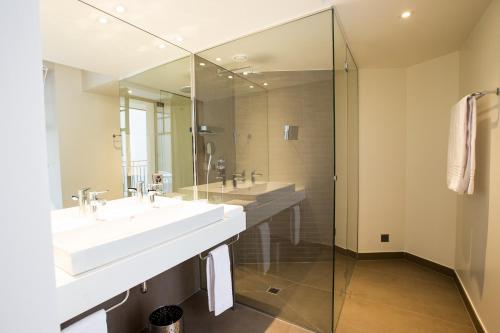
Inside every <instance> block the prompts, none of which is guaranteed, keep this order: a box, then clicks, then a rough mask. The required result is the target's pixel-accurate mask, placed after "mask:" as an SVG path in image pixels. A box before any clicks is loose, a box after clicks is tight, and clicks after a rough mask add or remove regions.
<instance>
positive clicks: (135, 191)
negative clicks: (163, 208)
mask: <svg viewBox="0 0 500 333" xmlns="http://www.w3.org/2000/svg"><path fill="white" fill-rule="evenodd" d="M128 191H129V192H130V193H132V196H136V197H137V198H139V200H142V199H143V198H144V182H142V181H138V182H136V183H135V187H129V188H128Z"/></svg>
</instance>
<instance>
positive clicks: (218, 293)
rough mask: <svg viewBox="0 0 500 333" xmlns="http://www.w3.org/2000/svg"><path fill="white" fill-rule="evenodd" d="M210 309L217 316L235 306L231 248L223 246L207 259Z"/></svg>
mask: <svg viewBox="0 0 500 333" xmlns="http://www.w3.org/2000/svg"><path fill="white" fill-rule="evenodd" d="M207 291H208V309H209V311H210V312H214V313H215V315H216V316H218V315H220V314H221V313H222V312H224V311H226V310H227V309H229V308H231V307H232V306H233V286H232V280H231V261H230V260H229V248H228V246H227V245H221V246H219V247H218V248H216V249H214V250H212V251H210V253H209V255H208V257H207Z"/></svg>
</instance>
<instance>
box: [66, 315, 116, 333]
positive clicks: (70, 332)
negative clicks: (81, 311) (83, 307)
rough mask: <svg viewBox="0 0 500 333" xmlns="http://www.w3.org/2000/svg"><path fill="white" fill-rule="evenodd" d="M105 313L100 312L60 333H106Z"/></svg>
mask: <svg viewBox="0 0 500 333" xmlns="http://www.w3.org/2000/svg"><path fill="white" fill-rule="evenodd" d="M107 332H108V325H107V323H106V311H104V310H100V311H97V312H94V313H93V314H91V315H89V316H87V317H85V318H83V319H81V320H79V321H77V322H76V323H74V324H73V325H70V326H68V327H66V328H65V329H63V330H62V331H61V333H107Z"/></svg>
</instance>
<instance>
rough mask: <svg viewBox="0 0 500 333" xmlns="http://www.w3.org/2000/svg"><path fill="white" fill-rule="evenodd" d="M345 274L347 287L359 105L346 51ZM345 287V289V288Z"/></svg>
mask: <svg viewBox="0 0 500 333" xmlns="http://www.w3.org/2000/svg"><path fill="white" fill-rule="evenodd" d="M346 63H347V66H346V69H347V132H348V133H347V198H348V199H347V200H348V202H347V237H346V254H347V265H346V269H347V274H346V285H347V287H348V286H349V283H350V280H351V277H352V274H353V271H354V266H355V263H356V260H355V256H354V255H355V254H356V253H357V252H358V203H359V104H358V68H357V66H356V63H355V61H354V58H353V57H352V54H351V51H350V49H349V48H348V49H347V59H346ZM347 287H346V288H347Z"/></svg>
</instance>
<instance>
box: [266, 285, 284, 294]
mask: <svg viewBox="0 0 500 333" xmlns="http://www.w3.org/2000/svg"><path fill="white" fill-rule="evenodd" d="M280 291H281V289H279V288H274V287H269V289H267V292H268V293H270V294H273V295H278V294H279V292H280Z"/></svg>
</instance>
